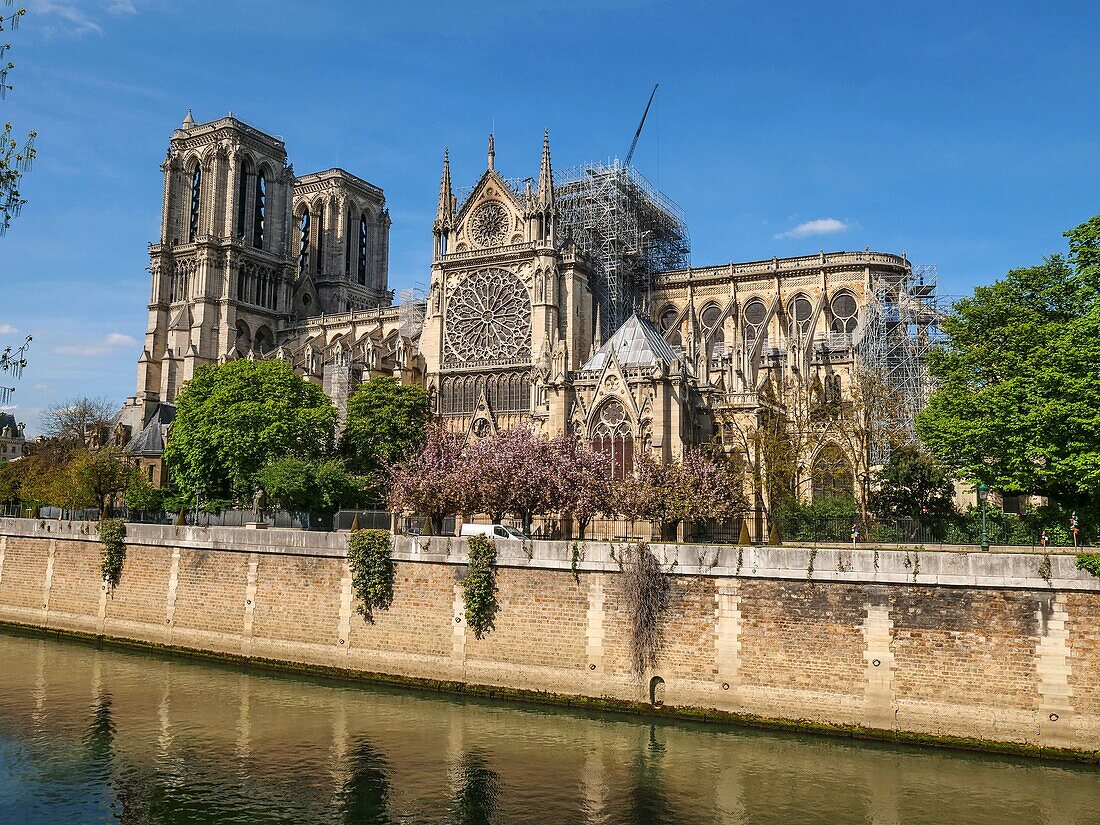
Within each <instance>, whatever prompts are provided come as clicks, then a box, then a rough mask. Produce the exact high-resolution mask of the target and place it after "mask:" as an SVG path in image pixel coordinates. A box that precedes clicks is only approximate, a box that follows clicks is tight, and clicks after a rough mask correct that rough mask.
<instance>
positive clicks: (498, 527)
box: [459, 524, 523, 541]
mask: <svg viewBox="0 0 1100 825" xmlns="http://www.w3.org/2000/svg"><path fill="white" fill-rule="evenodd" d="M459 535H460V536H486V537H487V538H491V539H520V540H521V541H522V540H523V533H521V532H520V531H519V530H517V529H516V528H514V527H506V526H505V525H503V524H463V525H462V530H461V532H460V533H459Z"/></svg>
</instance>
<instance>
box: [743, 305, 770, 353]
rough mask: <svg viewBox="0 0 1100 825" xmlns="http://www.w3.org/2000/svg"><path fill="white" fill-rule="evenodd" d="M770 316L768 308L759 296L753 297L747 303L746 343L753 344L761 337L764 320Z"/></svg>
mask: <svg viewBox="0 0 1100 825" xmlns="http://www.w3.org/2000/svg"><path fill="white" fill-rule="evenodd" d="M767 317H768V308H767V307H765V306H764V302H763V301H761V300H760V299H759V298H753V299H752V300H751V301H749V302H748V303H747V304H745V343H746V344H752V343H753V342H754V341H755V340H756V339H757V338H759V337H760V333H761V331H763V329H764V321H765V320H767Z"/></svg>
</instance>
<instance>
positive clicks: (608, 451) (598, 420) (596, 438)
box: [589, 398, 634, 478]
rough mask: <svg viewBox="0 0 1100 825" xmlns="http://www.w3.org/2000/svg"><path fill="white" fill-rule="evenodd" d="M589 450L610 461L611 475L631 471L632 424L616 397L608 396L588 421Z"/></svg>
mask: <svg viewBox="0 0 1100 825" xmlns="http://www.w3.org/2000/svg"><path fill="white" fill-rule="evenodd" d="M589 438H590V439H591V444H592V449H594V450H597V451H599V452H602V453H603V454H604V455H606V456H607V457H608V458H609V459H610V460H611V475H612V477H613V478H626V477H628V476H630V475H633V473H634V426H633V424H632V422H631V420H630V414H629V413H628V412H627V409H626V407H625V406H624V405H623V403H622V401H620V400H619V399H618V398H609V399H607V400H605V401H604V402H603V403H601V404H600V406H599V407H597V408H596V410H595V413H594V414H593V415H592V417H591V418H590V420H589Z"/></svg>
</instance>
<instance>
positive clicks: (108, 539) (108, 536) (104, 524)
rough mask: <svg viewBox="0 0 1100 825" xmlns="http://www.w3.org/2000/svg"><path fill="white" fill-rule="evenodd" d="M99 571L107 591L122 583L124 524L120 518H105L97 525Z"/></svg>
mask: <svg viewBox="0 0 1100 825" xmlns="http://www.w3.org/2000/svg"><path fill="white" fill-rule="evenodd" d="M99 541H100V544H102V545H103V547H102V550H101V554H102V555H101V570H102V572H103V581H104V582H106V584H107V589H108V590H114V589H115V588H116V587H118V583H119V582H120V581H122V563H123V562H124V561H126V522H125V521H123V520H122V519H120V518H105V519H103V521H101V522H100V523H99Z"/></svg>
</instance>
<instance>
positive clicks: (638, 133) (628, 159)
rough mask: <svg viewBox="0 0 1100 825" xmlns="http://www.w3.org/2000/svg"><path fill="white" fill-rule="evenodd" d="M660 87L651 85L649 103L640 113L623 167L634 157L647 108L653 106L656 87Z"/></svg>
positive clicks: (657, 84) (647, 112) (656, 84)
mask: <svg viewBox="0 0 1100 825" xmlns="http://www.w3.org/2000/svg"><path fill="white" fill-rule="evenodd" d="M660 85H661V84H660V83H654V84H653V91H652V92H650V93H649V102H648V103H647V104H646V105H645V111H644V112H642V121H641V123H639V124H638V131H636V132H635V133H634V140H633V141H631V143H630V151H629V152H627V153H626V160H625V161H623V166H629V165H630V159H631V158H632V157H634V150H635V149H637V148H638V138H640V137H641V136H642V127H643V126H645V119H646V116H647V115H648V114H649V107H650V106H652V105H653V98H654V97H656V96H657V87H658V86H660Z"/></svg>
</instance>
